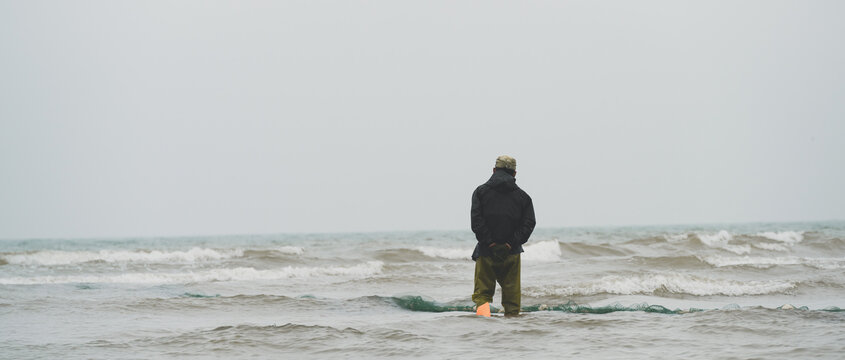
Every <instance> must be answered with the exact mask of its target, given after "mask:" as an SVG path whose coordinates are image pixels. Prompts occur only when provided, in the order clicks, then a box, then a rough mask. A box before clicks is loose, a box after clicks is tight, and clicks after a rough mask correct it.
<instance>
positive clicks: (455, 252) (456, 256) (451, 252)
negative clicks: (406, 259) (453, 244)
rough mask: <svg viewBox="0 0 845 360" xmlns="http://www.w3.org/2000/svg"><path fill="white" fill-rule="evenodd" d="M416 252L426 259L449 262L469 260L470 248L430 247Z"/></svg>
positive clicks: (424, 247)
mask: <svg viewBox="0 0 845 360" xmlns="http://www.w3.org/2000/svg"><path fill="white" fill-rule="evenodd" d="M416 250H417V251H419V252H421V253H423V255H425V256H428V257H433V258H440V259H449V260H464V259H466V260H469V259H470V257H471V255H472V249H471V248H438V247H430V246H421V247H418V248H417V249H416Z"/></svg>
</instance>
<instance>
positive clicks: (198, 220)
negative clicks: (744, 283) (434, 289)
mask: <svg viewBox="0 0 845 360" xmlns="http://www.w3.org/2000/svg"><path fill="white" fill-rule="evenodd" d="M843 18H845V2H843V1H768V0H767V1H697V2H696V1H603V2H599V1H578V2H572V1H543V2H533V1H508V2H502V1H452V0H449V1H432V0H426V1H394V0H387V1H312V0H309V1H252V2H245V1H230V2H220V1H110V0H106V1H29V0H27V1H8V0H0V238H32V237H104V236H105V237H112V236H167V235H191V234H249V233H287V232H337V231H382V230H425V229H467V228H468V227H469V205H470V195H471V193H472V191H473V190H474V188H475V187H476V186H477V185H479V184H481V183H483V182H484V181H486V180H487V178H488V177H489V175H490V172H491V169H492V167H493V164H494V160H495V158H496V157H497V156H498V155H502V154H508V155H511V156H513V157H515V158H516V159H517V164H518V166H517V170H518V172H519V173H518V176H517V183H518V184H519V185H520V186H521V187H522V188H523V189H525V190H526V191H527V192H528V193H529V194H530V195H531V196H532V197H533V199H534V205H535V209H536V212H537V219H538V226H539V227H559V226H582V225H631V224H673V223H713V222H749V221H796V220H829V219H845V190H844V189H843V188H844V187H843V184H845V142H843V136H845V21H843Z"/></svg>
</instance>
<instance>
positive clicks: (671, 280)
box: [524, 274, 796, 296]
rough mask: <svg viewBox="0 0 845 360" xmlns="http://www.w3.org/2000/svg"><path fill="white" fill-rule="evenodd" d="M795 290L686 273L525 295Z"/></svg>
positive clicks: (788, 286) (776, 284)
mask: <svg viewBox="0 0 845 360" xmlns="http://www.w3.org/2000/svg"><path fill="white" fill-rule="evenodd" d="M795 287H796V284H794V283H792V282H787V281H745V282H743V281H736V280H719V279H707V278H701V277H697V276H693V275H689V274H643V275H629V276H617V275H611V276H605V277H602V278H601V279H599V280H597V281H594V282H586V283H580V284H576V285H572V286H565V287H559V286H549V287H540V288H528V289H526V290H524V293H525V294H526V295H529V296H573V295H581V296H584V295H595V294H603V293H608V294H619V295H632V294H651V293H654V292H656V291H665V292H670V293H674V294H690V295H696V296H711V295H728V296H742V295H762V294H773V293H781V292H784V291H787V290H790V289H793V288H795Z"/></svg>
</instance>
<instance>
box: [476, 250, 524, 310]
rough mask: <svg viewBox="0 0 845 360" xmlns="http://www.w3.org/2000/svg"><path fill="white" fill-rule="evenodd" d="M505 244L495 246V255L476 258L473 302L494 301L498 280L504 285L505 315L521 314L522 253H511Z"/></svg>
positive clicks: (480, 303) (477, 303) (481, 303)
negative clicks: (520, 278)
mask: <svg viewBox="0 0 845 360" xmlns="http://www.w3.org/2000/svg"><path fill="white" fill-rule="evenodd" d="M509 252H510V250H509V249H508V247H507V246H505V245H496V246H494V247H493V256H481V257H479V258H478V259H476V260H475V291H474V292H473V294H472V302H474V303H475V304H476V305H483V304H484V303H486V302H493V294H494V293H495V292H496V282H497V281H498V282H499V285H500V286H501V287H502V306H503V307H504V308H505V315H517V314H519V304H520V300H521V298H522V293H521V290H520V286H519V269H520V261H519V255H520V254H510V253H509Z"/></svg>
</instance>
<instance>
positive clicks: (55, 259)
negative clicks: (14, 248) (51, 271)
mask: <svg viewBox="0 0 845 360" xmlns="http://www.w3.org/2000/svg"><path fill="white" fill-rule="evenodd" d="M243 254H244V251H243V249H227V250H215V249H208V248H199V247H195V248H192V249H190V250H187V251H159V250H152V251H143V250H136V251H128V250H100V251H60V250H45V251H36V252H33V253H26V254H8V255H0V257H2V258H3V260H5V261H6V262H7V263H9V264H17V265H47V266H52V265H69V264H79V263H86V262H91V261H102V262H107V263H118V262H126V263H130V262H131V263H174V262H175V263H195V262H201V261H210V260H222V259H228V258H232V257H241V256H243Z"/></svg>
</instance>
